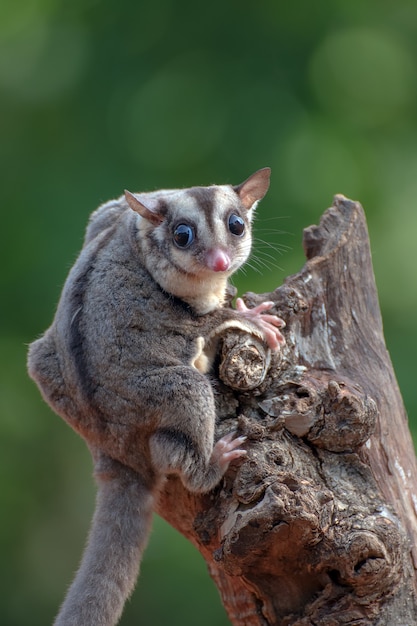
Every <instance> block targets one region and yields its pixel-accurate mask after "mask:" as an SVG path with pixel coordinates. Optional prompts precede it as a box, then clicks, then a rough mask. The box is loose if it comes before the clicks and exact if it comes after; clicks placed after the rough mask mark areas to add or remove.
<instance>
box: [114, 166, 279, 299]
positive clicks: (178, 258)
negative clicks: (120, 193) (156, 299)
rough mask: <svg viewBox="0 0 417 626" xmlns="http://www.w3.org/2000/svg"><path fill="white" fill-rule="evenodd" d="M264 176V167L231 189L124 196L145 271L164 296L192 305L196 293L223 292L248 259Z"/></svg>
mask: <svg viewBox="0 0 417 626" xmlns="http://www.w3.org/2000/svg"><path fill="white" fill-rule="evenodd" d="M269 177H270V169H269V168H264V169H261V170H258V171H257V172H255V173H254V174H252V176H250V177H249V178H248V179H247V180H245V181H244V182H243V183H241V184H240V185H236V186H232V185H212V186H210V187H191V188H189V189H164V190H161V191H155V192H150V193H140V194H131V193H130V192H128V191H126V192H125V197H126V200H127V202H128V204H129V206H130V208H131V209H133V211H135V212H136V213H138V214H139V215H140V218H141V219H140V220H139V233H140V238H141V243H142V245H143V251H144V259H145V264H146V266H147V269H148V271H149V272H150V274H151V275H152V276H153V278H154V279H155V280H156V282H157V283H159V285H160V286H161V287H162V288H163V289H164V290H165V291H167V292H169V293H171V294H173V295H175V296H177V297H179V298H183V299H184V300H186V301H190V298H191V299H192V300H193V306H194V298H195V297H197V298H198V297H199V294H200V295H201V296H202V297H203V296H205V295H209V292H213V291H214V292H216V293H217V292H218V291H219V290H220V291H222V290H224V289H225V285H226V281H227V278H228V277H229V276H230V275H231V274H233V273H234V272H235V271H236V270H238V269H239V268H240V267H241V266H242V265H243V264H244V263H245V261H246V260H247V258H248V256H249V254H250V250H251V245H252V235H251V223H252V219H253V213H254V209H255V207H256V205H257V203H258V202H259V200H261V199H262V198H263V197H264V195H265V194H266V192H267V191H268V187H269ZM223 295H224V294H223ZM222 297H223V296H221V297H220V298H219V299H220V301H221V300H222ZM197 308H198V307H197ZM203 308H204V307H203Z"/></svg>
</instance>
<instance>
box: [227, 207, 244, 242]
mask: <svg viewBox="0 0 417 626" xmlns="http://www.w3.org/2000/svg"><path fill="white" fill-rule="evenodd" d="M229 230H230V232H231V233H232V235H237V236H238V237H240V236H241V235H243V233H244V232H245V222H244V221H243V219H242V218H241V217H240V216H239V215H236V213H232V215H231V216H230V217H229Z"/></svg>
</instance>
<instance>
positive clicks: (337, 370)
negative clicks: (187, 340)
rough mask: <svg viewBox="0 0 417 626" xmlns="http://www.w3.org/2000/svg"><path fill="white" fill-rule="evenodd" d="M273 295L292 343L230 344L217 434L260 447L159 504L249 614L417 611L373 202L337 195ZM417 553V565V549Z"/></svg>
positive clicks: (405, 450) (410, 501) (407, 478)
mask: <svg viewBox="0 0 417 626" xmlns="http://www.w3.org/2000/svg"><path fill="white" fill-rule="evenodd" d="M304 248H305V253H306V257H307V262H306V264H305V266H304V268H303V269H302V270H301V272H299V273H298V274H296V275H295V276H291V277H289V278H287V280H286V281H285V283H284V285H283V286H281V287H279V288H278V289H276V290H275V291H274V292H273V293H272V294H267V295H266V296H265V294H263V295H255V294H247V295H246V297H245V299H246V302H247V303H248V304H249V305H250V306H254V305H256V304H259V303H260V302H261V301H263V300H265V299H267V300H273V301H274V302H275V311H274V312H276V313H277V314H278V315H279V316H280V317H282V318H283V319H285V320H286V322H287V328H286V329H285V333H286V340H287V344H286V346H285V347H284V349H283V350H282V352H281V353H280V354H272V355H271V354H270V352H269V351H268V350H266V349H265V348H264V346H263V345H262V344H260V343H259V342H258V341H257V340H255V339H254V338H252V337H248V336H246V335H243V334H241V333H236V334H230V335H229V336H228V337H227V338H226V339H225V341H224V343H223V346H222V352H221V355H220V364H219V379H218V380H215V381H214V385H215V387H216V390H217V394H216V395H217V408H218V419H219V428H218V434H219V436H220V435H221V434H224V433H226V432H228V431H231V430H233V429H236V428H237V429H238V430H239V431H240V432H241V433H242V434H245V435H246V436H247V438H248V441H247V449H248V456H247V457H246V458H245V460H244V461H243V462H242V463H240V464H239V465H236V466H233V467H231V468H230V471H229V472H228V474H227V476H226V477H225V479H224V481H223V483H222V484H221V485H220V486H219V487H218V488H217V490H216V491H215V492H213V493H211V494H209V495H206V496H201V497H196V496H192V495H191V494H189V493H188V492H186V490H185V489H184V488H183V487H182V485H181V483H180V481H179V480H177V479H176V478H175V477H171V478H169V479H168V480H167V482H166V486H165V489H164V491H163V493H162V494H161V497H160V501H159V504H158V512H159V513H160V515H162V516H163V517H164V518H165V519H167V520H168V521H169V522H170V523H171V524H172V525H173V526H174V527H176V528H177V529H178V530H179V531H180V532H182V533H183V534H184V535H185V536H186V537H188V538H189V539H190V541H192V542H193V543H194V544H195V545H196V546H197V547H198V549H199V550H200V551H201V553H202V554H203V556H204V558H205V559H206V561H207V564H208V567H209V571H210V573H211V575H212V577H213V579H214V580H215V582H216V584H217V586H218V588H219V591H220V593H221V595H222V599H223V602H224V605H225V607H226V610H227V611H228V614H229V617H230V620H231V622H232V623H233V624H235V625H241V626H243V625H244V626H252V625H253V626H255V625H256V626H258V625H261V624H262V625H272V624H274V625H275V624H278V625H280V626H290V625H292V626H313V625H316V624H321V625H324V626H331V625H334V624H353V623H355V624H361V625H362V624H373V625H378V626H388V625H390V626H392V624H394V623H395V624H412V623H416V620H417V603H416V576H415V571H414V566H415V564H417V553H416V552H415V544H416V538H417V519H416V506H417V494H416V491H415V488H414V486H415V485H417V467H416V460H415V455H414V449H413V445H412V441H411V437H410V433H409V430H408V426H407V418H406V414H405V410H404V406H403V403H402V400H401V396H400V392H399V390H398V386H397V383H396V380H395V376H394V373H393V370H392V365H391V362H390V358H389V355H388V352H387V350H386V347H385V343H384V337H383V329H382V320H381V314H380V310H379V305H378V297H377V291H376V286H375V280H374V275H373V270H372V262H371V255H370V247H369V240H368V233H367V227H366V221H365V216H364V213H363V210H362V207H361V206H360V205H359V204H358V203H355V202H352V201H350V200H347V199H345V198H343V197H342V196H336V198H335V200H334V205H333V206H332V207H331V208H330V209H328V210H327V211H326V212H325V213H324V215H323V217H322V219H321V222H320V225H319V226H311V227H310V228H308V229H306V230H305V232H304ZM413 559H414V560H413Z"/></svg>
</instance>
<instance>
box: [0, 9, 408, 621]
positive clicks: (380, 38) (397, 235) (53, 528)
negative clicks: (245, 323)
mask: <svg viewBox="0 0 417 626" xmlns="http://www.w3.org/2000/svg"><path fill="white" fill-rule="evenodd" d="M0 159H1V168H0V176H1V195H2V198H3V200H2V205H1V229H0V233H1V234H0V237H1V247H0V250H1V254H2V257H3V258H2V262H1V294H2V295H1V307H0V314H1V335H0V355H1V359H0V367H1V393H0V411H1V420H0V429H1V437H0V466H1V489H0V494H1V496H0V497H1V505H0V507H1V508H0V510H1V518H0V540H1V559H0V563H1V565H0V594H1V598H0V622H1V624H3V625H4V626H26V625H29V624H30V625H31V626H38V625H44V624H49V623H51V621H52V618H53V615H54V614H55V612H56V609H57V607H58V604H59V603H60V602H61V600H62V598H63V595H64V590H65V588H66V586H67V584H68V583H69V581H70V579H71V578H72V573H73V571H74V570H75V568H76V564H77V562H78V560H79V558H80V555H81V551H82V546H83V543H84V540H85V537H86V534H87V529H88V525H89V520H90V516H91V513H92V509H93V501H94V485H93V481H92V479H91V463H90V458H89V455H88V452H87V449H86V447H85V445H84V443H83V442H82V441H81V440H80V439H79V438H78V437H77V436H76V435H75V434H74V433H73V432H72V431H71V430H70V429H69V428H68V427H67V426H66V425H65V424H64V423H63V422H62V421H61V420H60V419H59V418H58V417H56V416H55V415H54V414H53V413H52V412H51V411H50V410H49V409H48V408H47V406H46V405H44V404H43V402H42V401H41V398H40V395H39V393H38V391H37V389H36V388H35V386H34V385H33V384H32V382H31V381H29V379H28V378H27V375H26V371H25V355H26V346H27V344H28V343H29V342H30V341H31V340H32V339H33V338H35V337H36V336H37V335H39V334H40V333H41V332H42V331H43V330H44V329H45V328H46V327H47V326H48V325H49V323H50V321H51V319H52V316H53V311H54V307H55V304H56V302H57V299H58V296H59V292H60V288H61V286H62V283H63V281H64V279H65V276H66V274H67V272H68V269H69V268H70V266H71V264H72V262H73V260H74V258H75V255H76V253H77V251H78V249H79V248H80V245H81V242H82V237H83V230H84V227H85V223H86V220H87V217H88V214H89V213H90V211H92V210H93V209H94V208H95V207H96V206H97V205H98V204H99V203H101V202H102V201H105V200H107V199H109V198H112V197H116V196H118V195H119V194H120V193H121V192H122V190H123V189H124V188H125V187H127V188H128V189H131V190H132V191H140V190H150V189H155V188H160V187H169V186H190V185H194V184H210V183H213V182H216V183H239V182H241V181H242V180H244V179H245V178H246V177H247V176H248V175H249V174H251V173H252V172H253V171H255V170H256V169H258V168H260V167H263V166H265V165H269V166H271V167H272V184H271V189H270V192H269V194H268V195H267V197H266V199H265V200H264V201H263V203H262V204H261V206H260V208H259V215H258V219H257V230H256V236H257V237H258V239H260V240H264V241H265V242H266V243H263V242H262V241H257V243H256V244H255V251H254V256H255V257H258V259H259V262H258V264H256V262H254V265H257V269H258V270H259V269H260V270H261V273H259V271H258V272H257V271H256V267H255V268H248V269H247V271H246V273H242V274H241V276H240V277H238V279H237V281H236V282H237V284H238V287H239V289H240V291H244V290H246V289H253V290H256V291H260V292H261V291H267V290H271V289H273V288H274V287H275V286H277V285H279V284H281V282H282V281H283V279H284V278H285V276H286V275H288V274H291V273H294V272H296V271H298V270H299V269H300V268H301V266H302V265H303V262H304V259H303V254H302V249H301V233H302V228H303V227H305V226H308V225H309V224H311V223H317V222H318V220H319V219H320V215H321V213H322V212H323V210H324V209H326V208H327V207H328V206H329V205H330V204H331V201H332V197H333V195H334V194H335V193H339V192H340V193H344V194H345V195H347V196H349V197H351V198H354V199H358V200H360V201H361V202H362V204H363V205H364V207H365V210H366V213H367V217H368V223H369V230H370V235H371V244H372V251H373V259H374V266H375V273H376V278H377V284H378V289H379V293H380V301H381V307H382V313H383V317H384V324H385V333H386V340H387V344H388V348H389V350H390V352H391V355H392V359H393V362H394V367H395V370H396V373H397V377H398V379H399V382H400V386H401V389H402V392H403V397H404V401H405V404H406V406H407V410H408V413H409V416H410V425H411V428H412V429H415V428H416V427H417V395H416V391H415V389H416V384H415V377H416V373H417V370H416V367H415V351H416V347H417V330H416V323H415V322H416V312H417V267H416V265H417V264H416V252H417V246H416V235H417V206H416V204H417V4H416V3H415V0H408V1H407V0H399V1H398V2H392V1H388V0H375V1H374V2H359V1H356V0H353V1H352V2H346V0H343V1H342V0H331V1H330V0H317V1H316V2H310V1H307V0H306V1H300V0H296V1H294V2H280V1H279V0H261V1H259V2H248V1H247V0H239V1H236V0H230V1H227V0H226V1H225V0H222V1H219V0H210V2H207V3H198V2H195V1H191V0H184V1H182V2H180V1H178V2H174V0H144V1H143V2H140V1H139V2H134V1H133V0H118V1H117V2H115V1H113V2H111V1H109V0H108V1H99V0H82V1H81V0H72V2H59V1H58V0H20V1H19V2H16V1H15V0H2V2H1V3H0ZM268 255H270V256H268ZM197 622H198V623H199V624H200V625H201V626H206V625H207V626H209V625H210V626H213V625H216V626H222V625H226V624H227V623H228V621H227V619H226V617H225V615H224V611H223V609H222V607H221V605H220V601H219V599H218V595H217V591H216V589H215V588H214V585H213V584H212V582H211V580H210V579H209V577H208V574H207V572H206V569H205V565H204V563H202V561H201V559H200V558H199V555H198V554H197V553H196V551H195V550H194V549H193V548H192V547H191V546H189V545H188V544H187V543H186V542H185V540H183V539H182V538H181V537H179V536H178V535H177V534H176V533H175V532H174V531H172V530H171V529H169V528H168V527H167V525H165V524H164V523H162V522H161V521H160V520H156V521H155V527H154V532H153V536H152V540H151V544H150V546H149V549H148V551H147V553H146V556H145V560H144V563H143V567H142V576H141V579H140V584H139V585H138V587H137V590H136V592H135V594H134V596H133V598H132V600H131V602H130V603H129V605H128V607H127V609H126V611H125V614H124V616H123V619H122V622H121V623H122V624H123V625H124V626H129V625H130V624H131V625H133V624H141V625H142V626H159V625H166V624H167V623H169V624H171V625H173V626H174V625H176V624H178V625H179V624H181V626H187V625H190V626H191V625H192V624H195V623H197Z"/></svg>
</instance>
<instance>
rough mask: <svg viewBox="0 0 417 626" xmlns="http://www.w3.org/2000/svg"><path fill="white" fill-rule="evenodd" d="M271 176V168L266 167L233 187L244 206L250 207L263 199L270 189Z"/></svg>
mask: <svg viewBox="0 0 417 626" xmlns="http://www.w3.org/2000/svg"><path fill="white" fill-rule="evenodd" d="M270 176H271V168H270V167H264V168H262V169H261V170H258V171H257V172H255V173H254V174H252V176H249V178H247V179H246V180H245V181H244V182H243V183H241V184H240V185H236V187H233V189H234V190H235V191H236V193H237V195H238V196H239V198H240V200H241V202H242V204H243V206H244V207H246V208H247V209H250V208H251V207H252V206H253V205H254V204H255V203H257V202H259V200H262V198H263V197H264V195H265V194H266V192H267V191H268V189H269V178H270Z"/></svg>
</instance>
